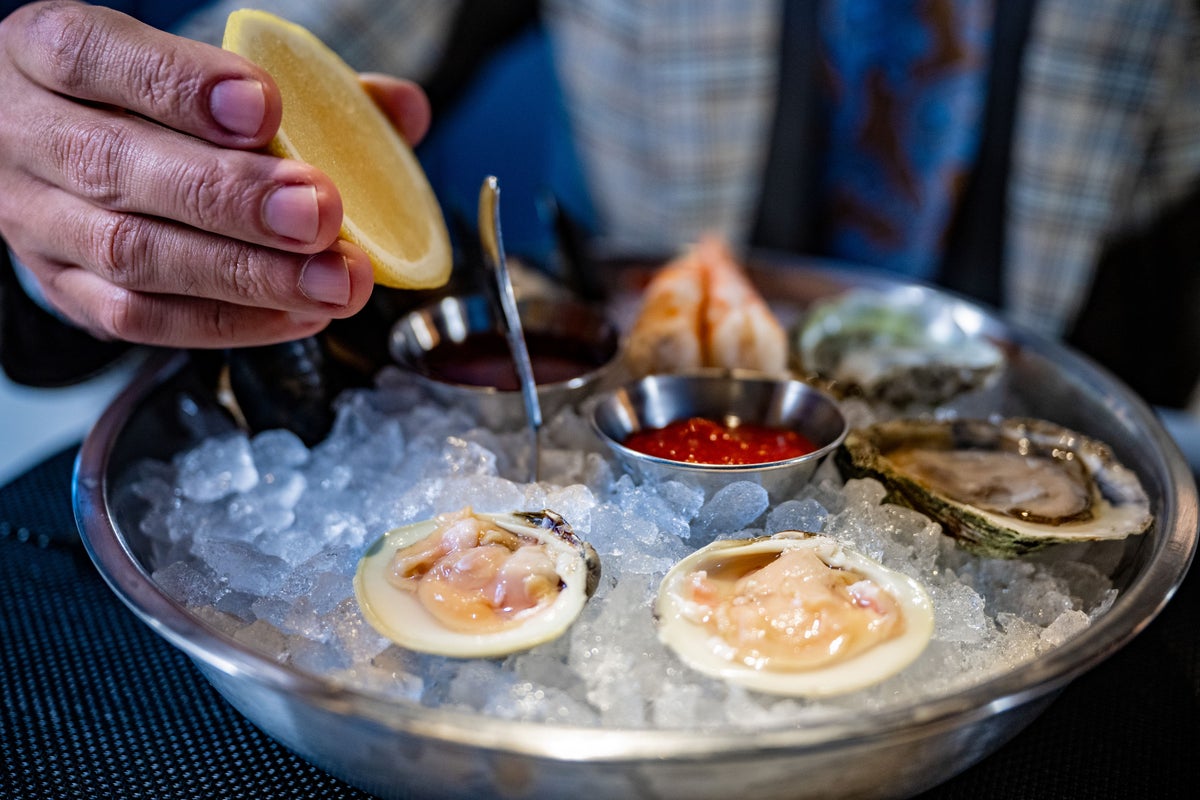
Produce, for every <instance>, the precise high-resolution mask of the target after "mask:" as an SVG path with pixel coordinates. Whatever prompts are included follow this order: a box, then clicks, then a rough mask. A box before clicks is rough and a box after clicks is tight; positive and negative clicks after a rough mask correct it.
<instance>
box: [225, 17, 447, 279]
mask: <svg viewBox="0 0 1200 800" xmlns="http://www.w3.org/2000/svg"><path fill="white" fill-rule="evenodd" d="M223 47H224V48H225V49H226V50H231V51H233V52H235V53H237V54H239V55H241V56H244V57H245V58H247V59H249V60H250V61H253V62H254V63H255V64H257V65H259V66H260V67H262V68H263V69H265V70H266V71H267V72H269V73H270V74H271V77H272V78H274V79H275V83H276V84H277V85H278V86H279V92H280V95H281V96H282V98H283V119H282V121H281V122H280V125H279V131H278V132H277V133H276V135H275V138H274V139H273V140H272V141H271V143H270V145H269V146H268V150H269V151H270V152H272V153H273V154H275V155H278V156H283V157H287V158H294V159H299V160H301V161H306V162H308V163H309V164H312V165H313V166H315V167H317V168H318V169H320V170H321V171H323V172H324V173H325V174H326V175H328V176H329V177H330V178H331V179H332V180H333V182H334V184H335V185H336V186H337V187H338V191H339V192H341V195H342V207H343V217H342V230H341V236H342V238H344V239H346V240H348V241H350V242H353V243H354V244H356V245H358V246H359V247H361V248H362V249H363V250H364V251H366V253H367V255H368V256H370V258H371V264H372V266H373V267H374V269H375V282H376V283H379V284H382V285H384V286H391V287H395V288H399V289H433V288H437V287H439V286H442V285H443V284H445V283H446V281H447V280H448V279H449V277H450V266H451V251H450V238H449V236H448V234H447V232H446V222H445V219H444V218H443V216H442V210H441V207H440V206H439V205H438V201H437V198H436V196H435V195H434V193H433V189H432V188H430V186H429V180H428V178H427V177H426V176H425V171H424V170H423V169H422V168H421V164H420V162H419V161H418V160H417V157H416V156H415V155H414V154H413V151H412V148H411V147H409V145H408V143H407V142H406V141H405V140H404V138H403V137H402V136H401V135H400V133H399V132H398V131H397V130H396V129H395V128H394V127H393V126H392V124H391V122H390V121H389V120H388V118H387V117H386V116H385V115H384V113H383V112H382V111H381V110H380V109H379V107H378V106H376V105H375V102H374V100H372V99H371V96H370V95H369V94H367V91H366V90H365V89H364V88H363V86H362V84H360V83H359V80H358V74H357V73H356V72H355V71H354V70H353V69H351V68H350V66H349V65H347V64H346V62H345V61H343V60H342V59H341V57H339V56H338V55H337V53H335V52H333V50H331V49H329V47H327V46H326V45H325V43H324V42H322V41H321V40H320V39H318V38H317V37H316V36H314V35H313V34H312V33H311V32H309V31H308V30H306V29H305V28H303V27H301V26H299V25H296V24H295V23H292V22H289V21H287V20H285V19H281V18H280V17H277V16H275V15H274V14H269V13H267V12H265V11H257V10H253V9H241V10H238V11H234V12H232V13H231V14H230V15H229V18H228V19H227V20H226V23H225V39H224V42H223Z"/></svg>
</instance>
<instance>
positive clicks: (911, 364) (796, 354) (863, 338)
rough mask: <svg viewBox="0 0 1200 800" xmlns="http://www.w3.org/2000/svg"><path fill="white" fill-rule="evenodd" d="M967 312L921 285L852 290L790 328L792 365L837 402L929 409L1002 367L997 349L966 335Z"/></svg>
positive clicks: (974, 386)
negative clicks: (859, 400) (858, 400)
mask: <svg viewBox="0 0 1200 800" xmlns="http://www.w3.org/2000/svg"><path fill="white" fill-rule="evenodd" d="M967 314H968V310H967V309H965V307H960V306H956V305H954V304H953V303H950V302H947V301H946V300H944V299H943V298H941V297H938V296H937V295H934V294H933V293H932V292H929V291H927V290H923V289H921V288H920V287H901V288H896V289H892V290H889V291H880V290H875V289H867V288H861V289H853V290H850V291H847V292H844V293H842V294H840V295H838V296H836V297H833V298H831V299H829V300H826V301H823V302H820V303H817V304H814V305H813V306H812V307H811V308H810V309H809V310H808V311H807V313H806V314H805V315H804V317H803V318H802V319H801V321H800V322H799V324H798V325H797V326H796V327H795V328H794V329H793V331H792V344H793V347H792V362H793V363H792V367H793V368H794V369H795V370H796V371H797V372H800V373H801V374H804V375H807V376H808V377H809V378H810V379H814V380H816V381H819V382H821V383H823V384H825V385H827V386H828V387H829V389H830V391H832V392H833V393H834V394H836V395H837V396H839V397H848V396H862V397H864V398H866V399H867V400H871V401H879V402H883V403H886V404H888V405H891V406H895V407H898V408H903V407H905V406H909V405H926V406H936V405H939V404H941V403H944V402H946V401H948V400H950V399H951V398H953V397H955V396H957V395H960V394H962V393H964V392H967V391H971V390H973V389H978V388H981V387H983V386H985V385H987V384H988V383H989V382H990V381H992V380H993V379H994V378H995V377H996V376H997V375H999V374H1000V371H1001V369H1002V367H1003V366H1004V361H1005V360H1004V354H1003V352H1002V351H1001V350H1000V348H999V347H997V346H996V345H995V344H993V343H992V342H991V341H989V340H988V339H987V338H986V337H984V336H983V335H981V334H979V333H976V332H971V331H968V326H967V325H965V324H964V322H973V321H974V320H965V319H963V317H964V315H967Z"/></svg>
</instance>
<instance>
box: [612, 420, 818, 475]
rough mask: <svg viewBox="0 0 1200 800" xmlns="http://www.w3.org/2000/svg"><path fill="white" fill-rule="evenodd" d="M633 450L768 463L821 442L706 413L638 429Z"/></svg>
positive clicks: (693, 459) (692, 459) (629, 441)
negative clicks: (728, 421)
mask: <svg viewBox="0 0 1200 800" xmlns="http://www.w3.org/2000/svg"><path fill="white" fill-rule="evenodd" d="M622 444H624V445H625V446H626V447H628V448H629V449H630V450H637V451H638V452H639V453H645V454H646V455H649V456H658V457H659V458H666V459H670V460H671V461H685V462H688V463H690V464H766V463H767V462H770V461H783V460H785V459H789V458H797V457H798V456H803V455H807V454H808V453H811V452H813V451H814V450H816V449H817V446H816V445H815V444H813V443H812V442H811V441H810V440H809V439H807V438H806V437H805V436H804V435H803V434H800V433H797V432H796V431H793V430H788V429H786V428H772V427H768V426H765V425H755V424H752V423H745V422H743V423H739V424H737V425H726V424H724V423H722V422H715V421H713V420H711V419H704V418H703V417H691V418H690V419H681V420H676V421H675V422H672V423H671V424H670V425H666V426H664V427H662V428H645V429H643V430H640V431H634V432H633V433H631V434H629V436H627V437H626V438H625V441H624V442H622Z"/></svg>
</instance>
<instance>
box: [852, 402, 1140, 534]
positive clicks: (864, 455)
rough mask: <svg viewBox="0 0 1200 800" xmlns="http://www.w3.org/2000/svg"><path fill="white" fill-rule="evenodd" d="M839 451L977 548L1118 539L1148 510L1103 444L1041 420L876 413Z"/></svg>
mask: <svg viewBox="0 0 1200 800" xmlns="http://www.w3.org/2000/svg"><path fill="white" fill-rule="evenodd" d="M835 459H836V461H837V463H838V466H839V467H840V468H841V470H842V473H843V474H844V475H846V476H847V477H872V478H875V479H877V480H879V481H880V482H882V483H883V484H884V485H885V486H886V487H887V488H888V492H889V497H890V499H891V500H892V501H893V502H897V503H900V504H902V505H906V506H909V507H911V508H914V509H916V510H918V511H921V512H922V513H924V514H926V515H928V516H929V517H931V518H933V519H934V520H936V521H937V522H939V523H940V524H941V525H942V528H943V530H944V531H945V532H946V533H948V534H949V535H951V536H954V537H955V538H956V539H958V540H959V542H960V543H962V544H963V545H964V546H966V547H968V548H969V549H971V550H973V551H975V552H978V553H980V554H982V555H988V556H998V557H1011V556H1016V555H1020V554H1022V553H1028V552H1031V551H1034V550H1038V549H1040V548H1042V547H1045V546H1046V545H1049V544H1054V543H1060V542H1073V541H1094V540H1102V539H1120V538H1123V537H1126V536H1130V535H1133V534H1139V533H1142V532H1144V531H1145V530H1146V529H1147V528H1149V527H1150V523H1151V522H1152V520H1153V517H1152V515H1151V513H1150V501H1149V498H1148V497H1147V495H1146V492H1145V490H1144V489H1143V487H1142V484H1141V482H1140V481H1139V480H1138V477H1137V475H1136V474H1134V472H1133V471H1131V470H1129V469H1128V468H1126V467H1124V466H1123V465H1121V464H1120V463H1119V462H1118V461H1117V459H1116V457H1115V456H1114V455H1113V452H1112V450H1111V449H1110V448H1109V447H1108V446H1107V445H1106V444H1104V443H1102V442H1099V441H1096V440H1095V439H1091V438H1089V437H1086V436H1084V435H1082V434H1080V433H1077V432H1075V431H1072V430H1068V429H1066V428H1063V427H1060V426H1058V425H1055V424H1053V423H1050V422H1047V421H1044V420H1038V419H1024V418H1012V419H1003V420H979V419H963V420H940V421H933V420H913V419H909V420H893V421H891V422H881V423H877V424H875V425H872V426H869V427H867V428H862V429H858V430H853V431H851V432H850V434H849V435H848V436H847V437H846V439H845V441H844V442H843V444H842V448H841V449H840V450H839V451H838V453H837V455H836V457H835Z"/></svg>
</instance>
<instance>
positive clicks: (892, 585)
mask: <svg viewBox="0 0 1200 800" xmlns="http://www.w3.org/2000/svg"><path fill="white" fill-rule="evenodd" d="M654 614H655V618H656V620H657V622H658V636H659V639H660V640H661V641H662V642H663V643H664V644H666V645H667V646H668V647H670V648H671V649H672V650H674V651H675V653H676V654H678V656H679V657H680V658H681V659H682V660H683V662H684V663H686V664H687V665H688V666H690V667H692V668H693V669H695V670H697V671H699V672H703V673H705V674H706V675H711V676H713V677H717V678H721V679H723V680H726V681H729V682H730V683H736V684H739V685H742V686H746V687H748V688H750V689H754V690H757V691H760V692H766V693H769V694H777V695H786V696H793V697H801V696H805V697H821V696H828V695H835V694H842V693H845V692H850V691H854V690H856V689H862V688H865V687H867V686H870V685H872V684H875V683H878V682H879V681H882V680H883V679H885V678H887V677H889V676H891V675H894V674H895V673H897V672H899V671H900V670H902V669H904V668H905V667H906V666H908V665H909V664H910V663H912V662H913V661H914V660H915V659H916V658H917V656H919V655H920V654H921V652H922V651H923V650H924V649H925V646H926V645H927V644H928V643H929V640H930V638H931V637H932V635H933V609H932V606H931V604H930V601H929V597H928V595H927V594H926V592H925V590H924V588H923V587H922V586H921V585H920V584H919V583H917V581H915V580H913V579H912V578H910V577H908V576H906V575H903V574H901V573H899V572H896V571H894V570H890V569H887V568H886V567H884V566H883V565H881V564H879V563H877V562H875V561H872V560H871V559H868V558H867V557H866V556H863V555H861V554H860V553H857V552H855V551H853V550H850V549H848V548H846V547H844V546H843V545H842V544H841V543H839V542H838V541H836V540H834V539H831V538H829V537H828V536H820V535H817V534H813V533H807V532H804V531H784V532H781V533H777V534H775V535H774V536H764V537H759V538H756V539H740V540H739V539H729V540H719V541H716V542H713V543H712V544H710V545H707V546H705V547H703V548H701V549H699V550H697V551H696V552H694V553H692V554H691V555H689V556H688V557H686V558H684V559H683V560H681V561H680V562H679V563H678V564H676V565H675V566H674V567H673V568H672V569H671V570H670V571H669V572H668V573H667V575H666V577H664V578H663V581H662V583H661V585H660V587H659V592H658V598H657V601H656V603H655V609H654Z"/></svg>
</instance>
